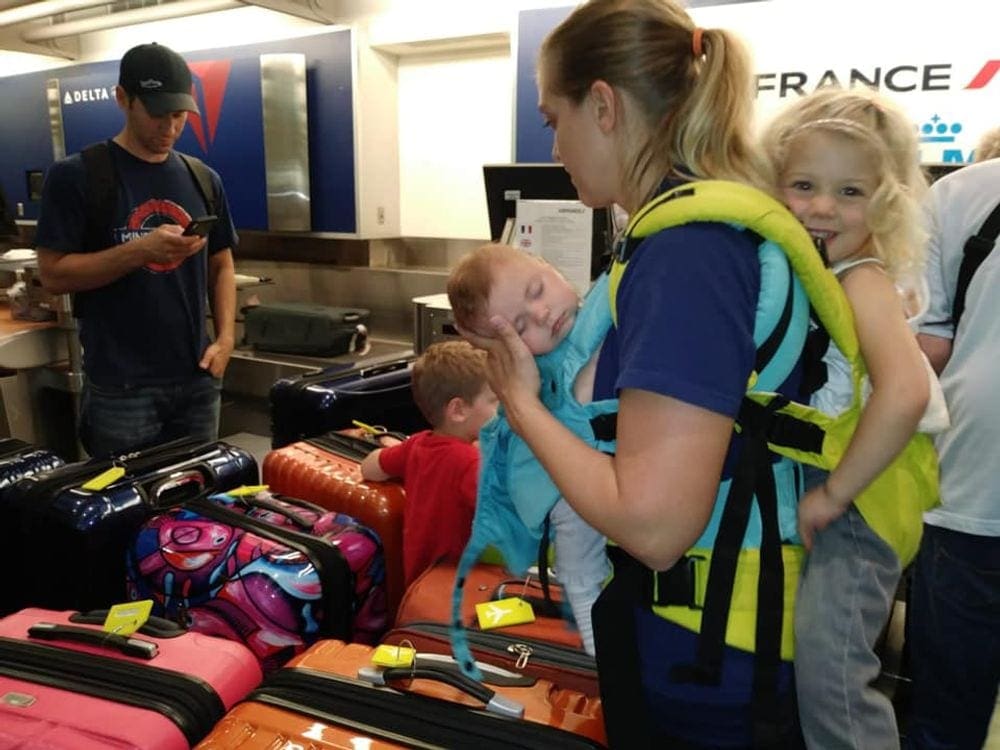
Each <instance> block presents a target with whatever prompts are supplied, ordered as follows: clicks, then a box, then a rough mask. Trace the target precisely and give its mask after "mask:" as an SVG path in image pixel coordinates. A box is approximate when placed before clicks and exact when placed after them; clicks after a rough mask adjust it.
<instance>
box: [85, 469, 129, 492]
mask: <svg viewBox="0 0 1000 750" xmlns="http://www.w3.org/2000/svg"><path fill="white" fill-rule="evenodd" d="M123 476H125V467H124V466H112V467H111V468H110V469H108V470H107V471H102V472H101V473H100V474H98V475H97V476H96V477H93V478H92V479H88V480H87V481H86V482H84V483H83V484H81V485H80V489H81V490H86V491H87V492H100V491H101V490H103V489H104V488H105V487H109V486H110V485H112V484H114V483H115V482H117V481H118V480H119V479H121V478H122V477H123Z"/></svg>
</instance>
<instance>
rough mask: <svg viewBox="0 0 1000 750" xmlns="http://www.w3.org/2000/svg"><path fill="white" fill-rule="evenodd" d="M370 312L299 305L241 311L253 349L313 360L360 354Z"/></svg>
mask: <svg viewBox="0 0 1000 750" xmlns="http://www.w3.org/2000/svg"><path fill="white" fill-rule="evenodd" d="M368 316H369V311H368V310H365V309H364V308H360V307H328V306H327V305H312V304H306V303H302V302H278V303H274V304H268V305H255V306H252V307H247V308H244V310H243V335H244V338H245V340H246V343H248V344H250V345H251V346H252V347H253V348H254V349H261V350H263V351H268V352H283V353H286V354H305V355H309V356H314V357H336V356H339V355H341V354H346V353H347V352H354V351H362V350H363V349H364V348H365V344H366V343H367V341H368V329H367V328H366V327H365V324H366V323H367V322H368Z"/></svg>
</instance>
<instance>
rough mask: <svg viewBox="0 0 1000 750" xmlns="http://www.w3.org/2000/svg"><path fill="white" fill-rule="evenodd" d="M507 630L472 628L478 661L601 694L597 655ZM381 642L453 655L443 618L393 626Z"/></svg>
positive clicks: (470, 632)
mask: <svg viewBox="0 0 1000 750" xmlns="http://www.w3.org/2000/svg"><path fill="white" fill-rule="evenodd" d="M506 631H507V628H501V629H499V630H483V631H479V630H470V631H469V632H468V633H467V637H468V639H469V648H470V650H471V651H472V655H473V656H474V657H475V659H476V661H480V662H485V663H487V664H492V665H494V666H497V667H503V668H504V669H509V670H513V671H516V672H521V673H522V674H526V675H531V676H533V677H540V678H542V679H545V680H548V681H549V682H551V683H553V684H555V685H558V686H559V687H563V688H569V689H571V690H579V691H580V692H581V693H583V694H584V695H591V696H595V697H597V696H600V691H599V689H598V681H597V662H595V661H594V657H592V656H590V655H589V654H587V653H586V652H585V651H583V650H582V649H579V648H574V647H572V646H565V645H562V644H559V643H549V642H546V641H539V640H536V639H534V638H528V637H526V636H523V635H510V634H508V633H507V632H506ZM382 643H389V644H393V645H402V644H405V643H409V644H411V645H412V646H413V647H414V648H416V649H417V651H426V652H427V653H431V654H444V655H446V656H450V655H451V639H450V637H449V630H448V626H447V625H446V624H445V623H441V622H411V623H408V624H407V625H403V626H400V627H398V628H393V629H392V630H390V631H389V632H388V633H386V634H385V636H384V637H383V638H382Z"/></svg>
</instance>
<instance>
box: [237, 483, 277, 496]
mask: <svg viewBox="0 0 1000 750" xmlns="http://www.w3.org/2000/svg"><path fill="white" fill-rule="evenodd" d="M268 487H270V485H267V484H244V485H243V486H242V487H237V488H236V489H232V490H227V491H226V494H227V495H230V496H231V497H248V496H250V495H256V494H257V493H258V492H264V491H265V490H266V489H267V488H268Z"/></svg>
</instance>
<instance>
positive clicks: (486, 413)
mask: <svg viewBox="0 0 1000 750" xmlns="http://www.w3.org/2000/svg"><path fill="white" fill-rule="evenodd" d="M413 399H414V401H416V404H417V407H418V408H419V409H420V411H421V413H422V414H423V415H424V417H425V418H426V419H427V421H428V422H429V423H430V424H431V425H432V427H433V429H430V430H424V431H423V432H418V433H417V434H416V435H412V436H410V438H409V439H408V440H406V441H404V442H403V443H400V444H399V445H393V446H390V447H387V448H378V449H377V450H374V451H372V452H371V453H369V454H368V455H367V456H366V457H365V459H364V461H362V462H361V474H362V475H363V476H364V478H365V479H371V480H374V481H384V480H386V479H389V478H391V477H402V479H403V487H404V489H405V490H406V508H405V510H404V511H403V575H404V577H405V580H406V585H407V586H409V585H410V584H411V583H412V582H413V581H414V579H416V578H417V576H419V575H420V574H421V573H422V572H423V571H424V570H425V569H427V568H429V567H430V566H431V565H433V564H435V563H437V562H439V561H442V560H443V561H448V562H452V563H455V562H458V559H459V557H460V556H461V554H462V550H463V549H464V548H465V545H466V543H467V542H468V541H469V534H470V531H471V528H472V517H473V515H474V514H475V510H476V485H477V478H478V474H479V449H478V448H477V447H476V446H475V445H474V442H475V440H476V439H477V438H478V436H479V429H480V428H481V427H482V426H483V425H484V424H485V423H486V422H488V421H489V420H490V419H491V418H492V417H493V416H494V414H496V410H497V398H496V396H495V395H493V391H491V390H490V387H489V386H488V385H487V384H486V352H483V351H480V350H477V349H474V348H473V347H472V346H471V345H470V344H468V343H466V342H464V341H446V342H443V343H438V344H432V345H431V346H429V347H427V350H426V351H425V352H424V353H423V354H422V355H421V356H420V357H419V358H418V359H417V361H416V362H415V363H414V365H413Z"/></svg>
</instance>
